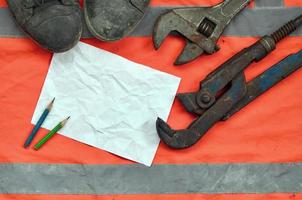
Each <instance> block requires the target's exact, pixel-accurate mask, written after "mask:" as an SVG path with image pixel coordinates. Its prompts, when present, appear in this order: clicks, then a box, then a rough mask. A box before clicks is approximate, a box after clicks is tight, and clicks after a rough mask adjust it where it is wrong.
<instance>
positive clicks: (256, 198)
mask: <svg viewBox="0 0 302 200" xmlns="http://www.w3.org/2000/svg"><path fill="white" fill-rule="evenodd" d="M0 199H1V200H6V199H8V200H13V199H22V200H41V199H43V200H58V199H62V200H87V199H93V200H134V199H139V200H179V199H182V200H268V199H274V200H285V199H291V200H293V199H295V200H301V199H302V194H218V195H206V194H186V195H184V194H174V195H172V194H165V195H106V196H103V195H1V194H0Z"/></svg>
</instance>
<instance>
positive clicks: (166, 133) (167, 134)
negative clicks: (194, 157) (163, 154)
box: [156, 118, 200, 149]
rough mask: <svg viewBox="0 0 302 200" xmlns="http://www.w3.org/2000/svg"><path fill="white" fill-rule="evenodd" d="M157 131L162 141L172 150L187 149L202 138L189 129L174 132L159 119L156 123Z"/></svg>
mask: <svg viewBox="0 0 302 200" xmlns="http://www.w3.org/2000/svg"><path fill="white" fill-rule="evenodd" d="M156 129H157V133H158V136H159V137H160V139H161V140H162V141H163V142H164V143H165V144H166V145H167V146H169V147H170V148H173V149H185V148H188V147H191V146H192V145H194V144H195V143H196V142H197V141H198V140H199V139H200V136H199V134H198V133H197V132H194V131H193V130H189V129H183V130H179V131H176V130H173V129H171V127H170V126H169V125H168V124H167V123H166V122H164V121H163V120H162V119H160V118H158V119H157V121H156Z"/></svg>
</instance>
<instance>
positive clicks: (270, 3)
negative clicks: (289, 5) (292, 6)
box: [255, 0, 284, 7]
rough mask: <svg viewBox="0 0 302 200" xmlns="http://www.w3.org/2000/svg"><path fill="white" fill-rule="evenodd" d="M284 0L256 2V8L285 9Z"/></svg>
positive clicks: (260, 0)
mask: <svg viewBox="0 0 302 200" xmlns="http://www.w3.org/2000/svg"><path fill="white" fill-rule="evenodd" d="M283 6H284V0H256V1H255V7H283Z"/></svg>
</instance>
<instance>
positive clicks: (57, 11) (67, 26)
mask: <svg viewBox="0 0 302 200" xmlns="http://www.w3.org/2000/svg"><path fill="white" fill-rule="evenodd" d="M7 3H8V6H9V8H10V10H11V11H12V13H13V16H14V18H15V19H16V21H17V23H18V24H19V25H20V26H21V28H22V29H23V30H24V31H25V32H26V33H27V34H28V35H29V36H30V37H31V38H32V39H33V40H35V41H36V42H37V43H38V44H40V45H41V46H42V47H44V48H45V49H48V50H49V51H52V52H64V51H67V50H69V49H71V48H72V47H73V46H75V45H76V43H77V42H78V41H79V39H80V37H81V34H82V22H81V11H80V6H79V3H78V2H77V0H7Z"/></svg>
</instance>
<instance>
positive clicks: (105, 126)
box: [32, 42, 180, 166]
mask: <svg viewBox="0 0 302 200" xmlns="http://www.w3.org/2000/svg"><path fill="white" fill-rule="evenodd" d="M179 83H180V78H178V77H175V76H172V75H169V74H166V73H163V72H160V71H157V70H154V69H152V68H149V67H146V66H144V65H140V64H137V63H134V62H131V61H129V60H127V59H125V58H122V57H120V56H118V55H115V54H112V53H110V52H107V51H104V50H101V49H98V48H95V47H93V46H90V45H87V44H85V43H81V42H80V43H79V44H78V45H77V46H76V47H75V48H73V49H72V50H70V51H68V52H66V53H61V54H54V56H53V59H52V62H51V65H50V68H49V72H48V75H47V77H46V80H45V83H44V86H43V89H42V93H41V96H40V98H39V101H38V104H37V106H36V109H35V112H34V115H33V118H32V123H36V122H37V120H38V118H39V117H40V115H41V113H42V112H43V110H44V109H45V107H46V105H47V104H48V103H49V102H50V101H51V100H52V98H54V97H56V101H55V103H54V107H53V109H52V111H51V112H50V114H49V115H48V117H47V119H46V120H45V122H44V124H43V127H44V128H46V129H49V130H51V129H52V128H53V127H54V126H55V125H56V124H57V123H58V122H60V121H61V120H63V119H64V118H66V117H68V116H71V119H70V121H68V123H67V124H66V126H65V127H64V128H63V129H62V130H60V131H59V133H60V134H62V135H64V136H67V137H70V138H72V139H75V140H77V141H80V142H83V143H85V144H89V145H91V146H94V147H97V148H100V149H103V150H106V151H108V152H111V153H113V154H116V155H119V156H121V157H124V158H127V159H129V160H133V161H136V162H139V163H142V164H144V165H147V166H151V164H152V161H153V158H154V156H155V153H156V150H157V147H158V144H159V138H158V135H157V133H156V127H155V122H156V119H157V117H161V118H162V119H167V118H168V115H169V112H170V109H171V107H172V103H173V100H174V97H175V94H176V91H177V89H178V86H179ZM49 142H51V141H49ZM46 146H47V144H46V145H45V148H46ZM100 159H102V158H101V157H100Z"/></svg>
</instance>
